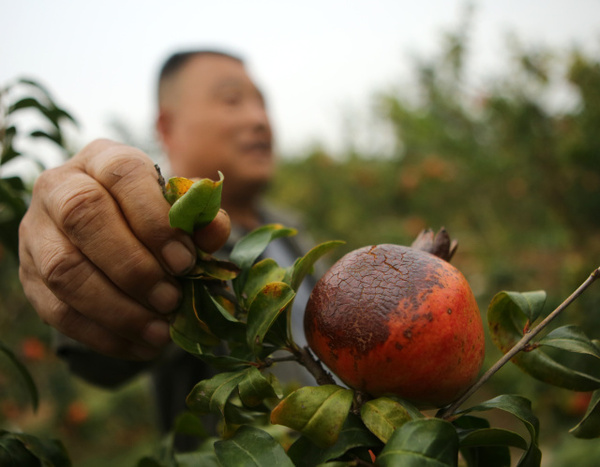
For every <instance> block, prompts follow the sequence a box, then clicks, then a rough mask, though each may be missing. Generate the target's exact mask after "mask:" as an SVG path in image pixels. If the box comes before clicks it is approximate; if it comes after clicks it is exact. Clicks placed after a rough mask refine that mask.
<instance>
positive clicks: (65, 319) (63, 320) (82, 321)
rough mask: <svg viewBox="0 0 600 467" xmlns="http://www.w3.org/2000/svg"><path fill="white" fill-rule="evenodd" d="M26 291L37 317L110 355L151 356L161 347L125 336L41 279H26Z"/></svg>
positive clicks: (89, 346)
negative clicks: (56, 293)
mask: <svg viewBox="0 0 600 467" xmlns="http://www.w3.org/2000/svg"><path fill="white" fill-rule="evenodd" d="M24 282H25V283H26V284H27V286H26V287H25V289H26V295H27V297H28V299H29V300H30V302H31V304H32V305H33V306H34V307H35V308H36V310H39V314H40V318H41V319H42V320H43V321H44V322H45V323H47V324H49V325H51V326H52V327H54V328H55V329H57V330H58V331H59V332H61V333H62V334H63V335H65V336H67V337H71V338H72V339H75V340H77V341H78V342H81V343H82V344H84V345H85V346H87V347H88V348H90V349H92V350H94V351H96V352H98V353H100V354H103V355H108V356H109V357H114V358H124V359H128V360H151V359H154V358H156V357H158V355H159V354H160V349H158V348H155V347H151V346H147V345H140V344H137V343H134V342H132V341H130V340H127V339H124V338H122V337H120V336H118V335H116V334H114V333H112V332H110V331H108V330H107V329H105V328H103V327H102V326H100V325H98V324H97V323H95V322H93V321H92V320H90V319H89V318H87V317H85V316H84V315H82V314H81V313H79V312H77V311H76V310H74V309H73V308H71V307H69V306H68V305H67V304H65V303H64V302H61V301H60V300H58V299H57V298H56V297H55V296H54V295H53V294H52V293H51V292H50V291H49V290H48V288H47V287H46V286H45V284H44V283H43V282H42V281H40V280H25V281H24Z"/></svg>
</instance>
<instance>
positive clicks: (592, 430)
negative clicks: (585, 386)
mask: <svg viewBox="0 0 600 467" xmlns="http://www.w3.org/2000/svg"><path fill="white" fill-rule="evenodd" d="M569 431H570V433H572V434H573V435H574V436H575V437H577V438H583V439H592V438H600V390H599V391H594V394H593V395H592V399H591V400H590V403H589V405H588V409H587V411H586V413H585V415H584V416H583V419H582V420H581V421H580V422H579V423H578V424H577V426H575V427H573V428H571V430H569Z"/></svg>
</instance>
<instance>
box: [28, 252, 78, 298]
mask: <svg viewBox="0 0 600 467" xmlns="http://www.w3.org/2000/svg"><path fill="white" fill-rule="evenodd" d="M84 262H85V260H84V258H83V257H82V256H81V255H78V254H73V253H71V254H69V253H68V252H66V251H64V250H58V251H54V252H52V253H50V254H46V255H44V257H42V258H41V260H40V265H39V271H40V275H41V277H42V280H43V281H44V283H45V284H46V286H47V287H48V288H49V289H50V290H51V291H53V292H55V293H56V294H60V295H68V294H69V293H72V292H73V289H74V288H75V287H76V286H77V285H76V282H79V281H81V280H82V279H85V278H84V276H83V275H82V273H83V269H84V268H83V267H82V266H83V264H84Z"/></svg>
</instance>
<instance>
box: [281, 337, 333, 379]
mask: <svg viewBox="0 0 600 467" xmlns="http://www.w3.org/2000/svg"><path fill="white" fill-rule="evenodd" d="M290 351H291V352H292V353H293V354H294V356H295V357H296V358H297V359H298V362H300V364H301V365H304V367H305V368H306V369H307V370H308V372H309V373H310V374H311V375H313V376H314V377H315V380H316V381H317V383H318V384H319V386H323V385H325V384H336V382H335V380H334V379H333V377H332V376H331V374H329V373H328V372H327V371H325V368H323V365H321V362H320V361H319V360H317V359H316V358H315V357H314V356H313V354H312V353H311V351H310V350H309V348H308V347H298V346H292V348H291V349H290Z"/></svg>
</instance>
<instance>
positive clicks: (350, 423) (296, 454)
mask: <svg viewBox="0 0 600 467" xmlns="http://www.w3.org/2000/svg"><path fill="white" fill-rule="evenodd" d="M378 446H381V442H380V441H379V440H378V439H377V438H376V437H375V436H374V435H373V434H372V433H371V432H369V430H367V429H366V428H365V426H364V425H363V424H362V423H361V421H360V419H359V418H358V417H357V416H356V415H353V414H349V415H348V418H347V419H346V421H345V422H344V426H343V427H342V431H341V432H340V435H339V438H338V440H337V441H336V443H335V444H334V445H333V446H330V447H328V448H326V449H323V448H320V447H319V446H317V445H316V444H315V443H313V442H312V441H311V440H310V439H308V438H307V437H306V436H301V437H300V438H298V439H297V440H296V441H295V442H294V444H292V445H291V446H290V448H289V450H288V456H290V458H291V459H292V461H293V462H294V465H295V466H296V467H313V466H315V465H320V464H322V463H324V462H327V461H330V460H333V459H337V458H340V457H342V456H343V455H344V454H345V453H347V452H348V451H350V450H353V449H356V448H365V449H366V448H374V447H378ZM327 465H330V464H327Z"/></svg>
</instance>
